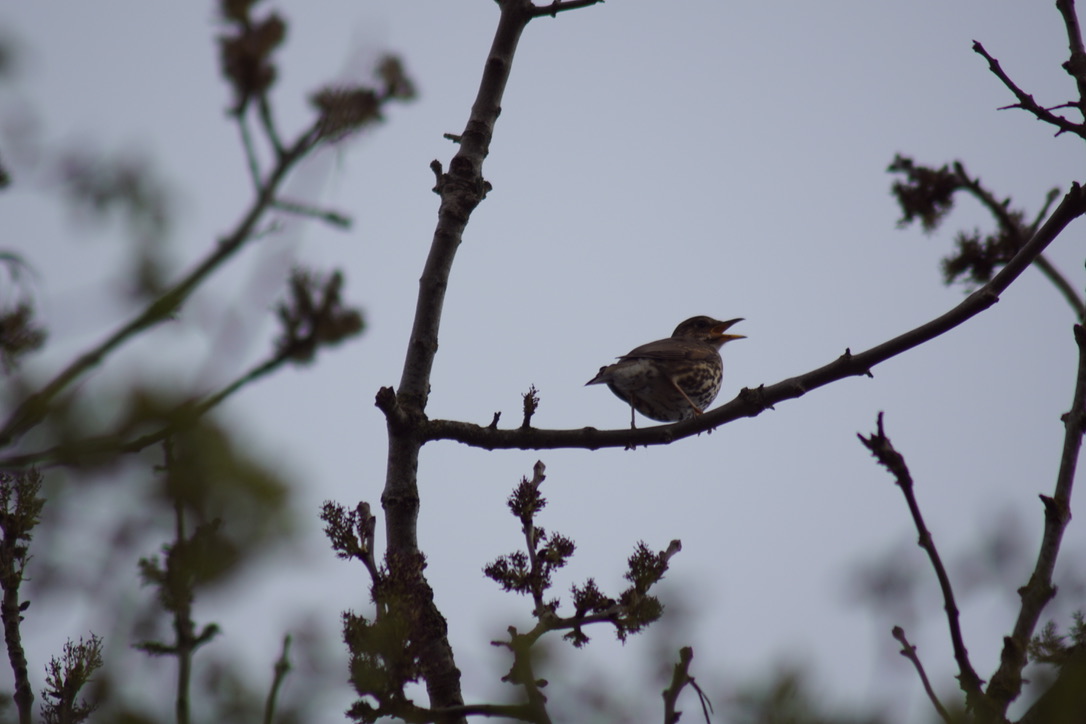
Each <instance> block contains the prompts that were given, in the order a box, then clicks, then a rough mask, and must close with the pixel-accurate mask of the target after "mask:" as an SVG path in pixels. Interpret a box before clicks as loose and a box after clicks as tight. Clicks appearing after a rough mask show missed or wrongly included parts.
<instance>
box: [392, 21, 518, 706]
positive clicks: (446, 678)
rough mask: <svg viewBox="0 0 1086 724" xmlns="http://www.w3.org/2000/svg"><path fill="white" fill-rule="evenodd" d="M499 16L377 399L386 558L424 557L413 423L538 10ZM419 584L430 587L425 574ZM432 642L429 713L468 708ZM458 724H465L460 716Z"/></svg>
mask: <svg viewBox="0 0 1086 724" xmlns="http://www.w3.org/2000/svg"><path fill="white" fill-rule="evenodd" d="M500 9H501V12H500V15H499V18H498V26H497V28H496V30H495V32H494V40H493V43H492V45H491V48H490V53H489V55H488V56H487V60H486V64H485V66H484V68H483V75H482V78H481V80H480V83H479V90H478V93H477V95H476V98H475V102H474V104H473V105H472V107H471V114H470V116H469V118H468V121H467V124H466V126H465V127H464V132H463V133H462V134H461V135H460V141H459V143H458V145H457V151H456V154H455V155H454V156H453V158H452V160H451V161H450V162H449V168H448V171H447V172H444V173H443V172H442V171H441V165H440V164H437V163H433V164H431V166H430V167H431V169H433V171H434V173H435V176H436V177H437V183H436V184H435V187H434V190H435V192H437V194H438V195H439V196H440V198H441V204H440V207H439V209H438V221H437V227H436V228H435V229H434V236H433V240H432V242H431V246H430V253H429V255H428V256H427V259H426V264H425V267H424V268H423V272H422V277H421V278H420V280H419V293H418V299H417V302H416V305H415V319H414V322H413V324H412V328H411V336H410V339H409V342H408V345H407V353H406V355H405V358H404V364H403V372H402V374H401V377H400V383H399V387H398V388H397V390H396V392H395V393H394V394H392V391H391V390H387V391H385V390H382V392H381V393H380V394H379V395H378V406H379V407H380V408H381V409H382V410H383V411H385V412H386V417H387V419H388V420H389V424H388V433H389V451H388V468H387V473H386V478H385V488H384V492H383V494H382V496H381V503H382V505H383V506H384V509H385V521H386V532H387V535H386V539H387V546H388V555H389V556H393V557H396V556H399V557H404V556H414V555H418V531H417V525H418V513H419V492H418V480H417V472H418V457H419V450H420V449H421V447H422V444H423V439H422V438H421V437H420V436H419V435H418V434H417V429H416V426H415V423H416V421H420V420H423V419H424V411H425V409H426V403H427V400H428V398H429V393H430V373H431V370H432V369H433V364H434V356H435V355H436V354H437V346H438V331H439V330H440V327H441V311H442V307H443V305H444V301H445V291H446V289H447V287H448V282H449V273H450V271H451V269H452V263H453V259H454V258H455V256H456V250H457V248H458V247H459V246H460V242H461V240H462V239H463V234H464V229H465V228H466V226H467V223H468V219H469V218H470V216H471V213H472V211H473V210H474V209H475V207H476V206H478V204H479V203H480V202H481V201H482V200H483V199H484V198H485V197H486V194H487V191H488V190H489V189H490V184H488V183H487V182H486V180H485V179H484V178H483V162H484V160H485V159H486V157H487V154H488V153H489V150H490V142H491V139H492V137H493V134H494V127H495V124H496V123H497V120H498V115H499V114H500V112H501V104H502V97H503V95H504V92H505V86H506V83H507V82H508V80H509V72H510V70H511V68H512V64H513V56H514V54H515V53H516V49H517V44H518V42H519V40H520V36H521V33H522V32H523V31H524V28H525V27H526V26H527V24H528V22H529V21H530V20H531V19H532V16H533V13H534V10H535V6H534V5H533V4H532V3H531V2H530V0H503V2H501V3H500ZM390 411H392V412H396V413H397V414H399V415H400V420H399V421H398V422H397V421H396V420H395V419H394V418H393V417H392V416H391V415H388V413H389V412H390ZM405 423H406V424H405ZM417 585H418V586H419V587H420V588H426V589H428V588H429V584H428V583H427V582H426V580H425V579H424V578H423V574H422V571H421V570H419V572H418V581H417ZM425 605H426V606H427V607H429V608H430V609H431V613H432V615H433V616H434V617H436V618H440V617H441V614H440V612H439V611H438V610H437V607H436V606H435V605H434V604H433V601H432V599H427V603H426V604H425ZM427 637H428V638H427V640H425V641H422V642H420V643H421V645H422V648H423V649H424V653H423V656H422V661H423V662H424V665H425V668H424V669H423V672H422V673H423V677H424V679H425V680H426V688H427V693H428V694H429V697H430V704H431V706H432V707H433V708H435V709H449V708H452V707H461V706H463V705H464V699H463V696H462V694H461V691H460V671H459V669H457V667H456V662H455V660H454V659H453V653H452V648H451V647H450V646H449V643H448V639H447V637H446V633H445V630H444V628H441V629H440V630H438V629H437V628H435V629H433V630H431V631H428V632H427ZM452 721H456V722H463V721H466V720H465V719H464V718H463V717H462V716H461V717H458V718H455V719H453V720H452Z"/></svg>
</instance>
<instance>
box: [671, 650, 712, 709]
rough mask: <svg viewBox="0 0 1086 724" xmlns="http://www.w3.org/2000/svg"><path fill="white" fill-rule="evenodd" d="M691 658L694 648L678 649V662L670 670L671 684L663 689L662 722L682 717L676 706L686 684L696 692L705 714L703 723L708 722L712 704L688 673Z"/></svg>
mask: <svg viewBox="0 0 1086 724" xmlns="http://www.w3.org/2000/svg"><path fill="white" fill-rule="evenodd" d="M693 660H694V649H692V648H690V647H689V646H683V647H682V648H681V649H679V663H677V664H675V667H674V669H673V670H672V672H671V684H670V685H669V686H668V687H667V688H666V689H664V694H663V696H664V724H678V721H679V719H681V718H682V715H683V713H682V712H681V711H679V710H678V709H677V708H676V707H677V706H678V702H679V694H680V693H682V690H683V689H684V688H686V686H687V685H690V686H692V687H693V688H694V691H696V692H697V693H698V699H699V700H700V701H701V713H702V714H703V715H704V716H705V724H709V712H711V711H712V709H713V705H712V704H711V703H710V702H709V698H708V697H706V696H705V692H703V691H702V690H701V687H700V686H698V683H697V682H696V681H694V677H693V676H691V675H690V662H691V661H693Z"/></svg>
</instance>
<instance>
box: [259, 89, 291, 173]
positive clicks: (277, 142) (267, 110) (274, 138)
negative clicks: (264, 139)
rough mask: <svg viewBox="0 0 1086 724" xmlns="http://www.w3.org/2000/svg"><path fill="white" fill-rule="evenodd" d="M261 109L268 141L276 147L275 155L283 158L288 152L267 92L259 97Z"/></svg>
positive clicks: (261, 117)
mask: <svg viewBox="0 0 1086 724" xmlns="http://www.w3.org/2000/svg"><path fill="white" fill-rule="evenodd" d="M258 107H259V110H260V122H261V123H262V124H263V126H264V133H266V134H267V135H268V143H270V144H271V145H272V148H273V149H275V157H276V158H278V159H282V158H283V156H284V155H285V154H286V153H287V152H286V151H285V150H284V148H283V141H282V139H280V137H279V131H278V130H277V129H276V127H275V119H274V118H273V117H272V109H271V104H270V103H269V102H268V95H267V93H261V94H260V97H259V99H258Z"/></svg>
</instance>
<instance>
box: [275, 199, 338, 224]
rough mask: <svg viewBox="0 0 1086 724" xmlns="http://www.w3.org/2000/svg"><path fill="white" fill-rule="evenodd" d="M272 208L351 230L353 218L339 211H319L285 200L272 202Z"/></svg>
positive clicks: (312, 207)
mask: <svg viewBox="0 0 1086 724" xmlns="http://www.w3.org/2000/svg"><path fill="white" fill-rule="evenodd" d="M271 205H272V208H275V209H279V210H280V211H286V212H287V213H290V214H297V215H299V216H309V217H311V218H314V219H317V220H318V221H323V222H325V223H327V224H331V225H332V226H338V227H339V228H341V229H349V228H351V217H350V216H347V215H346V214H341V213H339V212H338V211H330V210H326V209H318V208H316V207H314V206H309V205H307V204H302V203H298V202H296V201H287V200H285V199H276V200H275V201H273V202H272V204H271Z"/></svg>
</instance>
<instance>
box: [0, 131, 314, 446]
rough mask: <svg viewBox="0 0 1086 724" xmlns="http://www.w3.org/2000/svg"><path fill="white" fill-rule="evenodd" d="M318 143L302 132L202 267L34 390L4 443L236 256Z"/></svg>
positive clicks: (2, 435) (1, 434) (1, 432)
mask: <svg viewBox="0 0 1086 724" xmlns="http://www.w3.org/2000/svg"><path fill="white" fill-rule="evenodd" d="M316 143H317V135H316V132H315V128H313V127H311V128H310V129H309V130H307V131H306V132H305V133H303V134H301V135H300V136H299V137H298V139H297V140H296V141H295V142H294V144H293V145H292V146H291V147H290V149H289V150H287V151H285V152H284V153H283V155H282V156H281V157H280V159H279V162H278V163H277V164H276V165H275V168H274V169H272V171H271V173H270V174H269V175H268V178H267V180H266V181H265V182H264V183H263V186H262V187H261V189H260V190H259V192H258V193H257V196H256V198H255V199H254V200H253V203H252V205H251V206H250V207H249V210H248V211H247V212H246V213H245V215H244V216H243V217H242V219H241V221H240V222H239V223H238V225H237V226H236V227H235V228H234V231H232V232H231V233H230V234H229V235H228V236H227V237H226V238H225V239H222V240H220V241H219V243H218V244H217V246H216V247H215V249H214V250H213V251H212V252H211V253H210V254H208V255H207V256H206V257H205V258H204V259H203V261H201V262H200V263H199V264H197V265H196V267H195V268H193V269H192V270H191V271H190V272H189V273H188V274H186V275H185V276H184V277H183V278H182V279H181V280H180V281H178V282H177V283H176V284H174V285H173V286H172V287H171V288H170V289H168V290H167V291H166V292H165V293H163V294H162V295H161V296H159V297H158V298H157V299H155V300H154V301H153V302H151V303H150V304H148V305H147V307H146V308H145V309H144V310H143V311H142V312H141V313H140V314H138V315H136V317H135V318H134V319H132V320H131V321H129V322H128V323H127V324H125V325H124V326H122V327H121V328H120V329H118V330H117V331H116V332H114V333H113V334H112V335H110V336H109V337H108V338H107V339H105V340H104V341H103V342H101V343H99V344H98V345H97V346H96V347H94V348H92V349H90V350H88V351H87V352H84V353H83V354H82V355H80V356H79V357H77V358H76V359H75V360H73V361H72V362H71V363H70V364H69V365H68V366H67V367H65V368H64V369H63V370H62V371H61V372H60V373H59V374H57V375H56V376H55V377H54V378H53V379H52V380H51V381H50V382H49V383H48V384H46V385H45V386H44V387H43V388H41V389H40V390H39V391H38V392H36V393H34V394H31V395H30V396H29V397H27V398H26V399H25V400H23V402H22V403H21V404H20V405H19V406H18V407H17V408H16V409H15V411H14V412H13V413H12V414H11V416H10V417H9V418H8V419H7V421H6V422H5V423H4V425H3V427H2V428H0V447H3V446H5V445H7V444H9V443H11V442H12V441H13V440H15V439H16V438H18V437H19V436H20V435H22V434H23V433H24V432H26V431H27V430H29V429H30V428H32V427H34V426H35V425H37V424H38V423H39V422H41V420H42V419H43V418H44V417H45V416H46V414H48V411H49V406H50V403H51V402H52V401H53V399H54V398H55V397H56V396H57V395H58V394H60V393H61V392H62V391H63V390H64V389H66V388H67V387H68V385H70V384H71V383H72V382H74V381H75V380H76V379H78V378H79V377H81V376H82V375H83V374H85V373H86V372H88V371H89V370H91V369H93V368H94V367H96V366H97V365H99V364H100V363H101V362H102V360H104V359H105V358H106V357H107V356H108V355H109V354H110V353H112V352H113V351H114V350H116V349H117V348H118V347H120V346H121V345H123V344H124V343H125V342H127V341H128V340H130V339H132V338H133V337H134V336H136V335H137V334H139V333H140V332H142V331H143V330H145V329H148V328H150V327H153V326H155V325H157V324H159V323H160V322H162V321H164V320H166V319H169V318H170V317H171V316H172V315H173V314H174V313H175V312H176V311H177V310H178V308H179V307H180V306H181V304H182V303H184V301H185V300H186V299H187V298H188V297H189V295H190V294H191V293H192V292H193V290H194V289H196V287H197V286H198V285H199V284H200V283H201V282H202V281H203V280H204V279H205V278H206V277H208V276H209V275H210V274H211V273H212V272H214V271H215V270H217V269H218V268H219V267H220V266H221V265H222V264H223V263H224V262H225V261H226V260H227V259H229V258H230V257H232V256H233V255H234V254H235V253H236V252H237V251H238V250H239V249H241V248H242V247H243V246H244V245H245V243H246V242H247V241H249V239H251V238H252V236H253V231H254V229H255V228H256V225H257V223H258V222H259V220H260V218H261V217H262V216H263V215H264V212H265V211H267V209H268V207H269V206H270V205H271V204H272V202H273V201H274V199H275V193H276V191H277V190H278V188H279V185H280V184H281V183H282V181H283V179H284V178H285V177H286V175H287V172H289V171H290V170H291V168H293V166H294V164H295V163H297V162H298V161H299V160H300V159H301V158H302V157H303V156H305V154H307V153H308V152H309V151H310V150H312V148H313V146H314V145H316Z"/></svg>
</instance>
